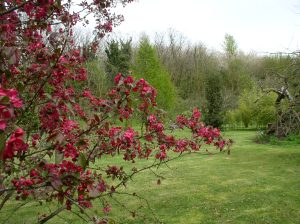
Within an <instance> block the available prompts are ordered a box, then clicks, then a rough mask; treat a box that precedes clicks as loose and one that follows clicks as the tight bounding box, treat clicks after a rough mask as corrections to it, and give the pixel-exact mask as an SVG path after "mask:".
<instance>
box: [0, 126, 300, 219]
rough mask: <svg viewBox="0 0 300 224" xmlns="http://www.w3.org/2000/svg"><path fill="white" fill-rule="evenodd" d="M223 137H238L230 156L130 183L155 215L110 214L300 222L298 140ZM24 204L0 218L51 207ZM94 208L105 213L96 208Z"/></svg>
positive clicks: (173, 165)
mask: <svg viewBox="0 0 300 224" xmlns="http://www.w3.org/2000/svg"><path fill="white" fill-rule="evenodd" d="M225 135H226V136H227V137H230V138H233V139H234V141H235V144H234V146H233V148H232V153H231V155H230V156H228V155H227V154H218V155H214V156H207V155H188V156H185V157H183V158H181V159H180V160H174V161H171V162H170V163H169V164H168V167H167V166H165V165H162V166H161V167H160V168H159V169H158V170H154V171H155V172H156V173H157V174H159V175H162V176H164V177H165V179H163V180H162V181H161V184H157V179H158V177H156V176H155V175H154V174H153V173H152V172H150V171H147V172H144V173H141V174H139V176H136V177H134V178H133V180H132V182H130V183H129V184H128V186H127V189H126V192H132V193H133V192H135V193H137V195H139V196H142V197H143V198H146V199H147V200H148V202H149V204H150V205H151V208H152V209H153V212H154V214H155V216H156V218H154V216H153V214H151V212H149V211H150V210H149V209H145V208H140V209H139V210H138V212H137V216H136V218H135V219H133V218H132V216H131V214H130V212H129V211H126V210H125V209H124V208H122V206H121V205H120V204H118V203H117V202H116V201H114V200H112V201H111V203H112V211H111V213H110V214H109V215H110V216H111V217H113V218H114V220H115V221H116V223H155V222H156V219H159V220H160V221H161V222H162V223H187V224H192V223H195V224H198V223H285V224H288V223H300V175H299V174H300V144H299V143H297V142H285V143H284V144H277V145H276V144H272V145H271V144H266V145H263V144H255V143H254V142H253V138H254V136H255V132H254V131H231V132H226V133H225ZM115 162H116V163H122V164H123V163H124V162H122V161H121V160H120V161H117V160H116V161H115ZM101 163H102V162H101ZM103 163H104V162H103ZM138 163H140V161H138ZM145 163H146V162H142V163H141V164H140V166H142V165H145ZM110 164H111V163H110ZM125 164H126V163H124V165H125ZM104 165H105V164H104ZM117 199H118V200H119V201H121V202H122V203H123V205H125V206H126V207H128V208H129V209H130V210H135V209H137V208H139V207H140V206H141V205H144V207H147V206H146V203H145V201H144V200H140V199H137V198H134V197H132V196H128V195H118V197H117ZM24 206H25V207H26V209H25V210H24V209H23V210H20V211H17V212H15V213H13V214H12V213H11V212H12V210H11V208H10V206H9V207H8V208H7V209H6V210H4V211H2V212H1V214H0V221H1V222H2V223H34V222H36V216H35V215H34V214H36V213H42V211H43V210H44V211H48V208H46V207H44V206H40V205H38V204H28V205H24ZM91 212H94V213H98V214H99V215H100V216H101V214H103V213H102V211H101V210H100V209H97V207H95V208H93V209H92V211H91ZM9 215H11V218H10V219H9V220H7V217H8V216H9ZM142 215H145V216H146V217H147V219H145V218H144V217H143V216H142ZM75 219H78V217H76V216H75V215H73V214H70V213H68V212H66V213H62V214H61V215H60V216H59V217H56V218H54V219H53V220H51V221H50V222H49V223H84V222H79V221H78V222H76V221H74V220H75Z"/></svg>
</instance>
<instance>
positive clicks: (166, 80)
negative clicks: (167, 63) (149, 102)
mask: <svg viewBox="0 0 300 224" xmlns="http://www.w3.org/2000/svg"><path fill="white" fill-rule="evenodd" d="M134 76H136V77H138V78H145V79H146V80H147V81H148V82H149V83H150V84H151V85H153V86H154V87H155V88H156V89H157V92H158V96H157V102H158V104H159V105H160V106H161V107H162V108H163V109H165V110H171V109H173V108H174V105H175V95H176V94H175V92H176V91H175V87H174V84H173V83H172V81H171V76H170V74H169V73H168V72H167V70H166V69H165V68H164V67H163V66H162V64H161V63H160V60H159V58H158V55H157V53H156V49H155V48H154V47H153V46H152V45H151V44H150V42H149V40H148V38H147V37H143V38H142V39H141V42H140V45H139V49H138V52H137V55H136V58H135V65H134Z"/></svg>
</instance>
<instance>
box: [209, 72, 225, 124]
mask: <svg viewBox="0 0 300 224" xmlns="http://www.w3.org/2000/svg"><path fill="white" fill-rule="evenodd" d="M221 88H222V86H221V81H220V77H219V76H218V75H216V74H212V75H210V76H208V78H207V80H206V85H205V93H206V102H207V104H206V113H205V123H206V124H207V125H211V126H213V127H219V128H220V127H221V126H222V124H223V115H222V104H223V103H222V102H223V100H222V95H221Z"/></svg>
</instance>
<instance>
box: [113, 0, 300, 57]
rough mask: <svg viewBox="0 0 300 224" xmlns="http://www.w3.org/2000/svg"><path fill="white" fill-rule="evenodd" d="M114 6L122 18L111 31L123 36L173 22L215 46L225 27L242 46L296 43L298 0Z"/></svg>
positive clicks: (151, 1)
mask: <svg viewBox="0 0 300 224" xmlns="http://www.w3.org/2000/svg"><path fill="white" fill-rule="evenodd" d="M118 12H120V13H122V14H123V15H124V17H125V21H124V22H123V23H122V24H121V25H120V26H119V27H117V28H115V33H117V34H122V35H125V36H134V37H138V36H139V35H140V34H141V33H142V32H145V33H147V34H148V35H150V37H151V36H152V37H153V36H154V34H155V32H159V33H161V32H167V30H168V29H170V28H172V29H174V30H176V31H178V32H180V33H182V34H183V35H184V36H185V37H187V39H188V40H190V41H191V42H202V43H203V44H205V45H206V46H207V47H209V48H212V49H216V50H221V49H222V43H223V40H224V35H225V33H229V34H231V35H233V36H234V38H235V39H236V41H237V43H238V46H239V48H240V49H241V50H243V51H245V52H250V51H255V52H258V53H261V52H277V51H284V52H289V51H293V50H296V49H300V0H138V1H137V2H134V3H131V4H129V5H127V6H126V7H125V8H122V9H120V10H118Z"/></svg>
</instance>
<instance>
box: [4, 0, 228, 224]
mask: <svg viewBox="0 0 300 224" xmlns="http://www.w3.org/2000/svg"><path fill="white" fill-rule="evenodd" d="M131 1H132V0H120V1H115V0H93V1H87V0H82V1H81V2H80V4H77V5H76V7H75V8H76V9H77V10H78V11H77V12H71V11H72V10H71V9H72V7H73V5H72V4H73V3H72V2H71V1H60V0H56V1H54V0H30V1H29V0H28V1H27V0H6V1H1V3H0V49H1V51H0V75H1V85H0V197H1V201H0V210H1V209H2V208H3V207H4V206H5V205H6V204H7V202H9V201H14V200H25V199H26V200H27V201H28V200H29V199H30V200H32V201H42V202H43V203H47V202H49V201H53V200H56V201H58V202H59V203H60V205H61V206H60V207H58V208H57V210H54V211H53V212H51V213H50V214H43V215H41V216H40V217H38V218H39V219H38V220H39V223H45V222H47V221H48V220H50V219H51V218H53V217H54V216H56V215H58V214H59V213H60V212H62V211H64V210H70V211H72V210H73V209H74V207H76V208H77V209H78V208H79V210H80V211H81V212H84V211H85V209H88V208H90V207H92V206H93V201H95V200H100V201H101V202H102V204H103V211H105V212H109V210H110V206H109V204H108V203H107V201H106V198H108V197H112V196H113V195H115V194H117V192H118V191H119V190H120V189H121V188H122V186H124V185H125V184H126V183H127V182H128V181H129V180H130V178H131V177H132V176H134V175H135V174H137V173H139V172H141V171H143V170H146V169H150V168H151V167H154V166H158V165H159V164H161V163H166V162H168V161H170V160H172V159H174V157H173V158H171V156H170V154H169V152H177V153H178V157H180V156H182V155H184V154H186V153H190V152H198V151H199V152H200V147H201V145H202V144H213V145H215V146H216V147H217V148H218V149H220V150H221V151H222V150H228V148H225V147H227V146H229V145H230V141H226V140H224V139H222V137H221V135H220V131H219V130H218V129H213V128H211V127H206V126H205V125H204V124H203V123H201V122H200V117H201V114H200V112H199V111H198V109H194V111H193V113H192V116H191V117H189V118H188V117H186V116H183V115H180V116H178V117H177V121H176V122H177V126H178V127H179V128H181V129H183V128H185V129H189V130H190V131H191V138H190V139H178V138H175V137H174V136H172V135H170V134H168V132H166V128H165V127H164V124H163V122H162V121H161V119H160V115H159V110H158V109H156V108H157V106H156V102H155V97H156V90H155V89H154V88H153V87H151V86H150V85H149V84H148V83H147V81H145V80H144V79H140V80H137V81H135V80H134V79H133V78H132V77H130V76H128V77H125V76H123V75H122V74H117V76H116V77H115V79H114V83H115V87H114V88H113V89H111V90H110V91H109V92H108V93H107V97H106V98H105V99H99V98H97V97H95V96H94V95H93V94H92V93H91V92H90V91H89V90H88V89H81V88H75V86H76V87H78V83H79V82H84V81H85V80H86V77H87V72H86V70H85V68H84V61H85V57H84V56H85V55H84V52H83V51H80V49H76V47H75V46H76V44H75V43H74V41H73V39H72V35H73V28H74V26H75V25H76V24H78V23H82V24H87V23H88V21H87V16H88V15H94V17H95V21H96V22H97V24H96V26H95V35H96V37H97V38H98V39H99V38H102V37H103V36H104V35H105V33H107V32H111V30H112V27H113V26H115V25H118V24H119V23H120V22H121V21H122V16H119V15H115V14H113V13H112V12H111V9H112V8H113V7H115V6H116V5H117V3H121V4H123V5H125V4H127V3H129V2H131ZM54 30H57V32H56V31H54ZM97 38H95V41H94V42H93V43H91V45H90V46H89V47H90V50H96V48H97ZM133 101H136V102H137V103H136V102H135V103H134V105H138V107H137V108H133V107H132V102H133ZM82 105H85V106H84V108H83V106H82ZM133 112H137V113H140V114H141V115H142V116H143V117H144V118H146V119H145V124H144V126H143V127H144V130H143V131H137V130H134V129H133V128H132V127H129V126H125V125H119V126H118V125H117V124H116V123H114V122H113V121H114V120H115V117H117V118H118V119H119V120H120V123H121V122H123V121H126V120H129V119H131V116H132V114H133ZM126 123H127V122H126ZM120 155H121V156H123V159H124V160H126V161H131V162H133V161H135V160H139V159H148V158H151V157H152V158H154V163H152V164H151V165H149V166H148V167H144V168H141V169H136V168H134V167H133V169H132V172H131V173H126V172H125V171H124V170H123V169H122V167H120V166H118V165H116V164H110V165H109V166H108V167H107V168H106V169H104V170H103V169H99V168H98V167H97V161H99V160H101V159H106V158H107V156H120ZM172 155H173V154H172ZM175 158H176V157H175ZM130 164H133V163H130ZM130 164H129V165H130ZM133 196H136V195H133ZM90 219H91V220H88V221H93V222H95V223H106V222H107V220H105V219H103V218H101V217H91V218H90Z"/></svg>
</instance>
